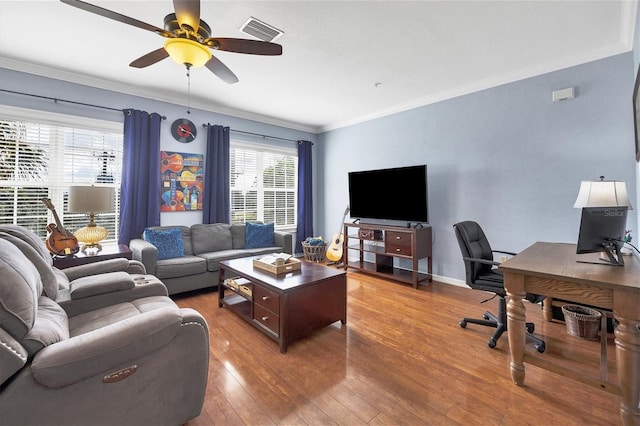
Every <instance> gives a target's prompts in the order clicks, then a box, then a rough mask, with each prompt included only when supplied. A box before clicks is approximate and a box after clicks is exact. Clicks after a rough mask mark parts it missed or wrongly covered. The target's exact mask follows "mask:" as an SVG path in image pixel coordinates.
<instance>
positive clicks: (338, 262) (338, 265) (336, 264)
mask: <svg viewBox="0 0 640 426" xmlns="http://www.w3.org/2000/svg"><path fill="white" fill-rule="evenodd" d="M327 266H335V267H336V268H342V267H343V266H344V264H343V263H342V260H336V261H335V262H328V263H327Z"/></svg>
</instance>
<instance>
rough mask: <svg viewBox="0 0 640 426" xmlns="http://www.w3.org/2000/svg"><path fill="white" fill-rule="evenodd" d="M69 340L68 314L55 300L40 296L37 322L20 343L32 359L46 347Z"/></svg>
mask: <svg viewBox="0 0 640 426" xmlns="http://www.w3.org/2000/svg"><path fill="white" fill-rule="evenodd" d="M68 338H69V320H68V318H67V314H66V312H65V311H64V309H62V307H60V305H58V304H57V303H56V302H54V301H53V300H51V299H49V298H48V297H44V296H40V299H39V300H38V313H37V315H36V321H35V323H34V325H33V328H32V329H31V330H29V332H28V333H27V335H26V336H24V338H23V339H22V340H21V341H20V343H21V344H22V346H23V347H24V348H25V349H26V350H27V353H28V354H29V356H30V357H32V356H33V355H35V354H36V353H38V351H40V350H41V349H42V348H44V347H45V346H49V345H51V344H53V343H57V342H60V341H62V340H64V339H68Z"/></svg>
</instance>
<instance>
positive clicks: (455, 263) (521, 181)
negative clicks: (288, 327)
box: [0, 52, 638, 284]
mask: <svg viewBox="0 0 640 426" xmlns="http://www.w3.org/2000/svg"><path fill="white" fill-rule="evenodd" d="M635 69H636V67H635V65H634V55H633V53H632V52H629V53H627V54H622V55H617V56H614V57H611V58H607V59H603V60H599V61H595V62H591V63H587V64H583V65H580V66H576V67H572V68H568V69H565V70H561V71H557V72H553V73H549V74H545V75H541V76H538V77H534V78H529V79H526V80H522V81H518V82H515V83H511V84H507V85H504V86H500V87H496V88H492V89H488V90H484V91H480V92H476V93H473V94H469V95H465V96H461V97H458V98H454V99H450V100H447V101H443V102H439V103H436V104H432V105H427V106H423V107H420V108H415V109H413V110H409V111H406V112H402V113H398V114H395V115H392V116H388V117H384V118H380V119H376V120H372V121H369V122H366V123H361V124H357V125H353V126H349V127H345V128H341V129H337V130H333V131H329V132H326V133H323V134H320V135H313V134H309V133H306V132H302V131H298V130H293V129H287V128H283V127H278V126H272V125H268V124H264V123H260V122H256V121H250V120H245V119H241V118H237V117H232V116H227V115H222V114H216V113H211V112H207V111H202V110H197V109H193V110H192V114H190V115H189V116H188V117H189V118H190V119H191V120H192V121H194V122H195V123H196V124H197V125H200V124H202V123H207V122H209V123H212V124H224V125H228V126H230V127H231V128H232V129H240V130H245V131H250V132H255V133H261V134H267V135H271V136H277V137H282V138H288V139H293V140H297V139H307V140H311V141H313V142H315V146H314V148H315V154H314V157H315V164H314V172H315V176H316V179H315V183H316V185H315V191H316V197H315V202H314V205H315V206H316V211H315V217H316V226H315V230H316V232H315V233H316V235H323V236H325V237H326V238H328V237H330V236H331V235H333V234H334V233H336V232H337V231H338V225H339V223H340V220H341V218H342V214H343V212H344V209H345V206H346V205H347V204H348V189H347V173H348V172H349V171H352V170H365V169H373V168H384V167H396V166H404V165H413V164H423V163H426V164H428V167H429V191H430V192H429V204H430V219H431V220H430V222H431V225H432V226H433V228H434V235H435V239H434V273H435V274H436V275H437V276H438V277H439V278H440V279H441V280H443V281H445V282H451V283H456V284H458V283H460V282H461V281H462V280H463V277H464V269H463V265H462V261H461V260H460V253H459V250H458V247H457V244H456V242H455V238H454V235H453V229H452V225H453V224H454V223H455V222H457V221H460V220H466V219H471V220H476V221H478V222H479V223H481V225H482V226H483V227H484V228H485V231H486V232H487V234H488V237H489V239H490V240H491V242H492V245H493V246H494V248H496V249H503V250H509V251H519V250H522V249H524V248H525V247H527V246H528V245H530V244H532V243H533V242H535V241H564V242H575V241H576V238H577V232H578V225H579V220H580V218H579V211H578V210H576V209H573V208H572V206H573V203H574V201H575V197H576V195H577V192H578V188H579V185H580V181H581V180H592V179H597V178H598V176H600V175H604V176H606V177H607V178H608V179H619V180H624V181H626V182H627V185H628V186H629V192H630V194H637V189H636V181H637V179H638V177H637V176H636V173H637V172H636V170H637V165H636V163H635V161H634V155H635V147H634V136H633V113H632V105H631V94H632V91H633V81H634V78H635V72H634V70H635ZM570 86H573V87H575V88H576V95H577V96H576V98H575V99H573V100H568V101H563V102H559V103H552V102H551V91H552V90H556V89H562V88H565V87H570ZM0 88H2V89H8V90H15V91H21V92H27V93H35V94H39V95H44V96H50V97H57V98H62V99H71V100H75V101H79V102H86V103H91V104H99V105H104V106H110V107H113V108H118V109H120V108H136V109H142V110H146V111H149V112H158V113H160V114H162V115H165V116H166V117H167V120H166V122H165V125H164V127H163V135H162V149H164V150H168V151H183V152H194V153H204V152H205V138H204V136H203V133H202V132H201V135H200V136H199V137H198V138H197V139H196V141H194V142H192V143H190V144H188V145H184V144H180V143H178V142H175V141H174V140H173V139H172V137H171V135H170V130H169V129H170V124H171V122H172V121H173V120H175V119H176V118H181V117H187V115H186V108H185V106H183V105H175V104H169V103H163V102H157V101H153V100H149V99H144V98H139V97H135V96H129V95H126V94H122V93H116V92H110V91H106V90H101V89H95V88H91V87H87V86H81V85H77V84H73V83H69V82H64V81H59V80H53V79H49V78H45V77H40V76H35V75H31V74H25V73H20V72H15V71H11V70H7V69H1V68H0ZM1 105H11V106H18V107H24V108H31V109H37V110H46V111H52V112H58V113H64V114H69V115H78V116H86V117H90V118H96V119H102V120H107V121H114V122H120V123H121V122H122V114H121V113H120V112H117V111H116V112H114V111H105V110H102V109H95V108H87V107H79V106H75V105H69V104H64V103H53V102H51V101H44V100H39V99H35V98H28V97H24V96H17V95H10V94H7V93H4V92H0V108H2V107H1ZM267 142H269V143H282V142H276V141H272V140H267ZM632 198H633V197H632ZM633 202H634V206H635V207H636V209H635V210H634V211H633V212H632V217H631V219H630V223H632V224H636V223H637V222H638V218H637V212H638V208H637V207H638V199H637V197H635V198H634V199H633ZM200 221H201V214H199V213H197V212H189V213H163V216H162V223H163V224H176V223H185V224H191V223H198V222H200ZM633 227H634V226H631V228H633ZM634 235H635V236H636V237H637V235H638V233H637V232H636V233H634ZM635 241H636V242H637V238H635ZM401 266H406V265H401ZM421 270H426V265H425V264H424V262H423V263H421Z"/></svg>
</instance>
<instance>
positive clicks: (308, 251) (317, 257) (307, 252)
mask: <svg viewBox="0 0 640 426" xmlns="http://www.w3.org/2000/svg"><path fill="white" fill-rule="evenodd" d="M302 249H303V250H304V258H305V259H306V260H310V261H312V262H322V261H323V260H324V255H325V253H326V251H327V245H326V244H323V245H318V246H311V245H309V244H307V243H305V242H303V243H302Z"/></svg>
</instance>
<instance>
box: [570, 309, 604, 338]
mask: <svg viewBox="0 0 640 426" xmlns="http://www.w3.org/2000/svg"><path fill="white" fill-rule="evenodd" d="M562 313H563V314H564V322H565V324H566V325H567V333H569V334H570V335H572V336H576V337H580V338H582V339H587V340H598V330H599V329H600V318H602V314H601V313H600V312H599V311H597V310H595V309H591V308H587V307H586V306H580V305H562Z"/></svg>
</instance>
